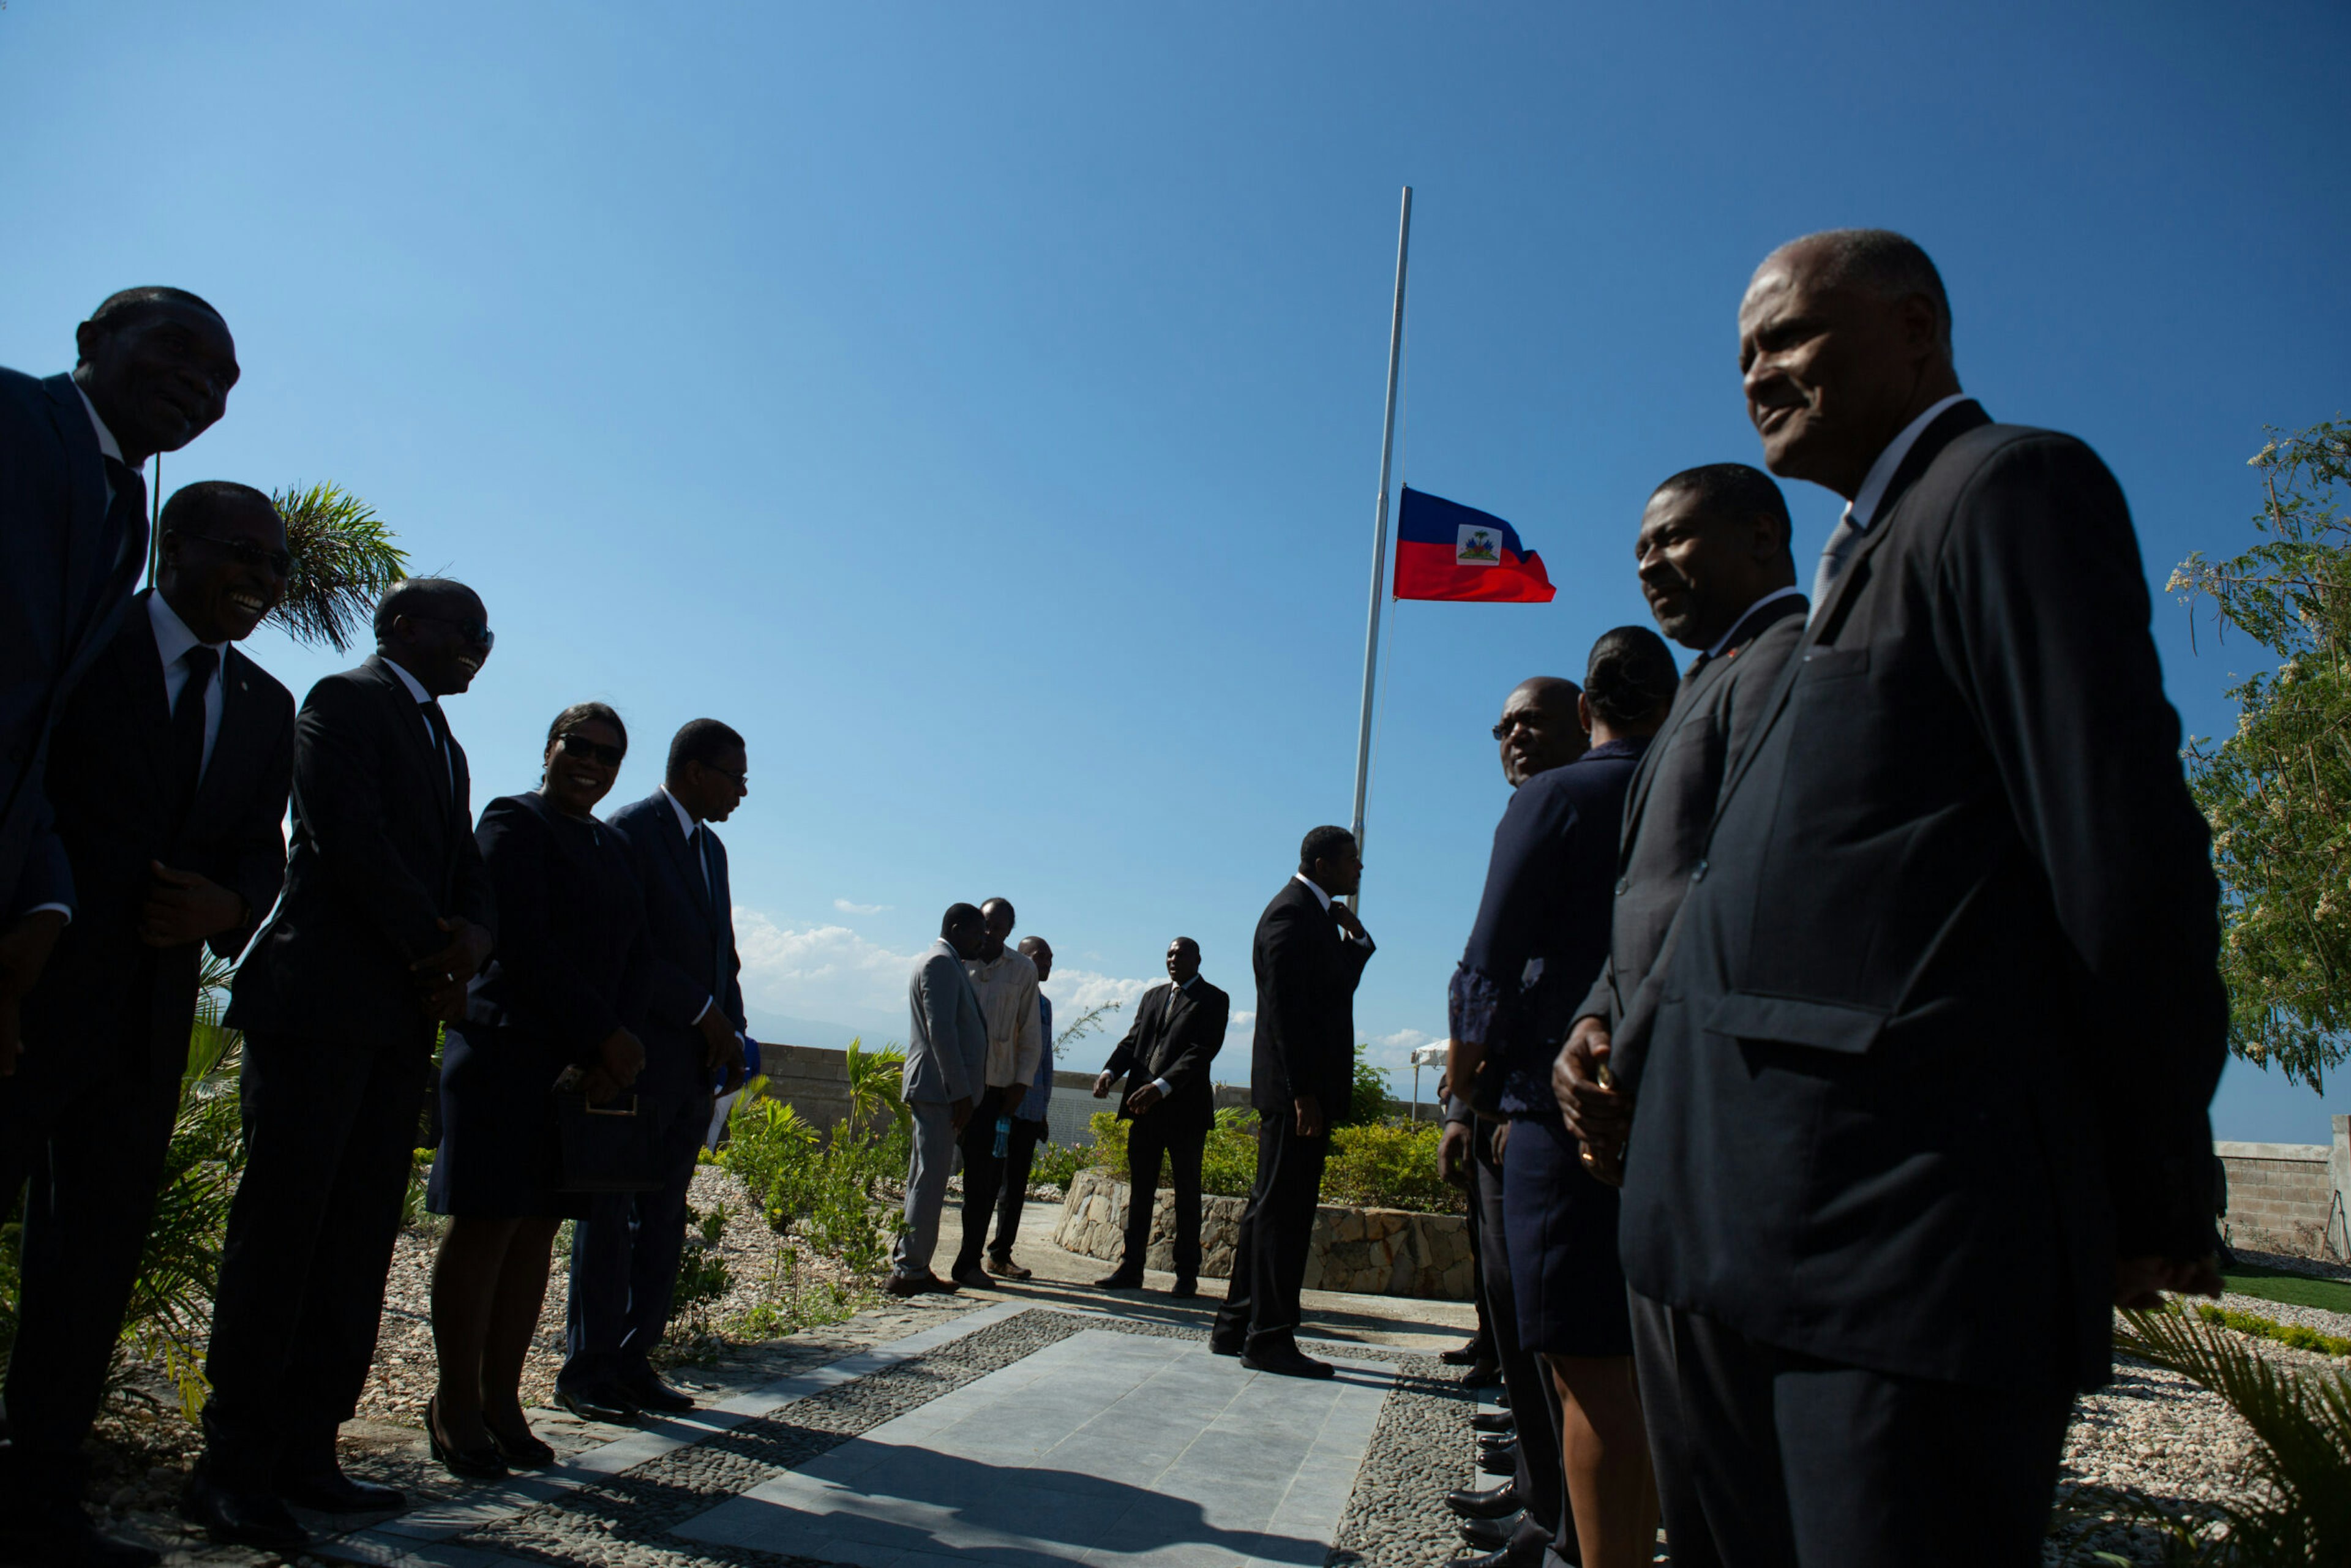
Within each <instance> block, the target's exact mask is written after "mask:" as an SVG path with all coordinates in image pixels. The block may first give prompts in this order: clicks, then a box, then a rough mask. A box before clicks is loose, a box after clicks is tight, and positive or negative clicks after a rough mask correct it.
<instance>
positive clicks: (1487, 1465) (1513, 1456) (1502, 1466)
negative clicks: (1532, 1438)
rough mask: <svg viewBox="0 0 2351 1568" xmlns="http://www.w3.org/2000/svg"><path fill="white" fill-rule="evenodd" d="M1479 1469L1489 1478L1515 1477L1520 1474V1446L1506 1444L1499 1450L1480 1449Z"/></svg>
mask: <svg viewBox="0 0 2351 1568" xmlns="http://www.w3.org/2000/svg"><path fill="white" fill-rule="evenodd" d="M1478 1468H1479V1469H1481V1470H1483V1471H1485V1472H1486V1473H1487V1474H1488V1475H1489V1476H1515V1475H1517V1474H1518V1473H1519V1446H1518V1444H1516V1443H1505V1444H1503V1445H1502V1446H1501V1447H1500V1448H1479V1450H1478Z"/></svg>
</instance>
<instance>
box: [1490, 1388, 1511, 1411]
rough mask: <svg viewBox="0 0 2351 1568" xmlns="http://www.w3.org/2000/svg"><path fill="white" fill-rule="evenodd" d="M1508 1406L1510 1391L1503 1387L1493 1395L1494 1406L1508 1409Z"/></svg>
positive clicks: (1498, 1408) (1499, 1408)
mask: <svg viewBox="0 0 2351 1568" xmlns="http://www.w3.org/2000/svg"><path fill="white" fill-rule="evenodd" d="M1494 1408H1496V1409H1497V1410H1508V1409H1509V1408H1510V1390H1509V1389H1507V1388H1505V1389H1503V1390H1502V1391H1501V1392H1500V1393H1499V1394H1497V1395H1495V1396H1494Z"/></svg>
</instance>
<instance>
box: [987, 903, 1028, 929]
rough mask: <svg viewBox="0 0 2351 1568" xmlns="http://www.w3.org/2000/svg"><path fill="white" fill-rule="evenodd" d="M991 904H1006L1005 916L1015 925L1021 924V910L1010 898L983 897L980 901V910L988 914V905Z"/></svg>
mask: <svg viewBox="0 0 2351 1568" xmlns="http://www.w3.org/2000/svg"><path fill="white" fill-rule="evenodd" d="M989 904H1002V905H1004V918H1005V919H1007V920H1008V921H1010V922H1011V923H1012V924H1013V925H1019V924H1020V915H1019V911H1018V910H1015V909H1014V908H1013V907H1012V901H1011V900H1010V899H1008V898H983V899H981V900H980V901H979V912H980V913H981V914H982V915H986V914H987V906H988V905H989Z"/></svg>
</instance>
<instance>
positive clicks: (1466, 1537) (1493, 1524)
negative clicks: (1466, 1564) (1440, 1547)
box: [1455, 1513, 1526, 1552]
mask: <svg viewBox="0 0 2351 1568" xmlns="http://www.w3.org/2000/svg"><path fill="white" fill-rule="evenodd" d="M1525 1517H1526V1516H1525V1515H1524V1514H1518V1513H1506V1514H1504V1515H1503V1516H1502V1517H1501V1518H1499V1519H1465V1520H1463V1521H1460V1523H1459V1524H1458V1525H1457V1526H1456V1527H1455V1528H1457V1529H1458V1530H1459V1531H1461V1544H1462V1545H1464V1546H1467V1547H1468V1548H1469V1550H1471V1551H1472V1552H1499V1551H1500V1550H1501V1549H1502V1548H1503V1547H1505V1546H1508V1545H1509V1544H1510V1537H1511V1536H1513V1535H1515V1534H1517V1533H1518V1530H1519V1521H1520V1520H1521V1519H1523V1518H1525Z"/></svg>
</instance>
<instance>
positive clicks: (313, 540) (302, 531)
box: [270, 485, 408, 653]
mask: <svg viewBox="0 0 2351 1568" xmlns="http://www.w3.org/2000/svg"><path fill="white" fill-rule="evenodd" d="M270 499H271V500H272V501H275V502H276V503H277V515H278V516H279V517H283V518H285V519H286V548H287V549H289V550H291V551H292V552H293V555H294V570H293V574H292V575H291V576H290V577H289V578H288V579H287V583H286V597H285V598H284V599H282V600H280V601H278V605H277V609H276V610H275V611H274V612H271V619H272V620H274V621H276V622H277V624H278V625H279V626H281V627H283V628H284V629H285V632H286V633H287V636H289V637H292V638H293V639H294V640H295V641H296V642H298V643H308V644H310V645H311V646H312V647H316V646H318V645H319V643H328V644H329V645H331V646H332V647H333V648H334V650H335V652H337V653H342V652H343V651H344V650H345V649H347V648H349V647H350V645H351V642H352V639H353V638H355V637H356V636H357V635H358V634H359V630H360V627H361V626H364V625H365V624H367V622H368V620H369V618H370V617H371V615H372V614H373V613H374V612H375V601H376V600H377V599H378V598H380V597H381V595H382V593H383V591H384V590H385V589H387V588H390V587H391V586H392V584H393V583H395V582H397V581H399V580H401V578H402V577H403V576H405V575H406V574H407V571H408V552H407V551H405V550H403V549H401V548H400V547H399V546H398V545H396V544H394V543H392V538H393V535H392V530H391V529H390V528H386V527H384V524H383V519H382V518H381V517H377V516H376V515H375V508H374V507H371V506H369V505H368V504H367V503H366V502H365V501H362V500H360V498H359V497H357V496H354V495H352V494H351V493H350V491H349V490H346V489H343V488H342V487H341V486H336V485H313V486H309V487H308V489H305V488H303V487H301V486H289V487H287V488H286V489H283V490H280V491H278V492H277V494H276V495H274V496H272V497H270Z"/></svg>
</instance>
